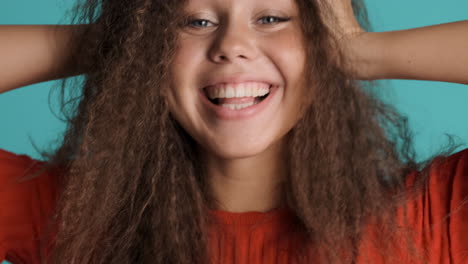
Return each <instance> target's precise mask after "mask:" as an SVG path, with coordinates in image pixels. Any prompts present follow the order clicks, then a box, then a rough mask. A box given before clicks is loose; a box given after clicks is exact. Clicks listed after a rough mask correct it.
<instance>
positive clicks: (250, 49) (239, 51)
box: [209, 25, 257, 63]
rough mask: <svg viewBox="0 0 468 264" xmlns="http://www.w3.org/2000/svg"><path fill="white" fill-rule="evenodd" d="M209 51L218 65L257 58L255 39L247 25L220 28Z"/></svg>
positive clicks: (211, 57)
mask: <svg viewBox="0 0 468 264" xmlns="http://www.w3.org/2000/svg"><path fill="white" fill-rule="evenodd" d="M220 29H221V30H220V31H219V33H218V35H217V36H216V37H215V39H214V41H213V44H212V46H211V48H210V51H209V53H210V54H209V57H210V59H211V60H212V61H214V62H216V63H233V62H235V61H236V60H242V61H244V60H253V59H255V57H256V56H257V55H256V54H257V50H256V49H257V47H256V45H255V39H254V36H253V34H252V33H251V32H250V30H249V28H248V26H247V25H242V26H226V27H224V28H220Z"/></svg>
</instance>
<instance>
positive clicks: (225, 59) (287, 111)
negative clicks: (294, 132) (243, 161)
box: [169, 0, 305, 159]
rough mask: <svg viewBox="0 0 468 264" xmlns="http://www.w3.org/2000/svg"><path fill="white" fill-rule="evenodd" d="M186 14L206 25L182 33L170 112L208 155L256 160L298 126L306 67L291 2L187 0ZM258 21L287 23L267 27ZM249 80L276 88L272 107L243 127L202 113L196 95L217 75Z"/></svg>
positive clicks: (276, 23) (269, 23) (242, 121)
mask: <svg viewBox="0 0 468 264" xmlns="http://www.w3.org/2000/svg"><path fill="white" fill-rule="evenodd" d="M185 12H186V14H187V15H189V16H190V17H191V18H192V17H193V19H203V20H208V22H204V23H205V25H204V26H200V24H201V23H200V22H197V23H196V26H197V27H188V26H186V27H184V28H183V29H182V30H181V31H180V35H179V36H180V40H179V43H178V44H179V48H178V51H177V53H176V57H175V61H174V64H173V65H172V74H173V76H174V78H173V82H174V84H173V87H172V91H171V94H170V98H169V102H170V107H171V112H172V113H173V114H174V116H175V117H176V119H177V120H178V121H179V122H180V123H181V125H182V126H183V127H184V128H185V129H186V130H187V131H188V133H189V134H190V135H191V136H192V137H194V138H195V139H196V141H197V142H198V143H199V144H200V145H201V146H203V148H204V149H206V150H207V151H209V152H211V153H213V154H214V155H217V156H220V157H223V158H227V159H229V158H241V157H248V156H253V155H258V154H261V153H262V152H264V151H265V150H266V149H268V147H269V146H271V145H273V144H275V143H276V142H277V141H278V140H279V139H281V138H282V137H283V136H284V135H285V134H286V133H287V131H289V130H290V129H291V128H292V126H293V125H294V124H295V123H296V121H297V119H298V109H297V107H298V104H297V103H296V102H297V101H298V98H299V96H300V93H299V91H298V89H299V88H300V87H301V85H300V83H301V74H300V73H301V72H302V69H303V66H304V62H305V56H304V51H303V50H304V49H303V44H302V42H301V32H300V25H299V17H298V10H297V7H296V5H295V2H294V1H285V0H274V1H268V2H267V1H262V0H256V1H252V0H231V1H226V0H189V1H188V3H187V6H186V7H185ZM264 16H278V17H291V20H290V21H286V22H268V20H267V19H263V20H261V19H260V18H262V17H264ZM236 73H254V74H255V76H259V77H266V78H268V79H270V80H272V81H274V82H276V83H277V84H280V85H281V87H282V88H281V89H280V90H281V91H280V93H278V94H277V96H276V100H275V101H274V104H275V107H274V108H273V109H271V108H270V111H269V112H268V113H262V115H258V116H256V117H253V118H250V119H248V120H240V121H222V120H218V119H217V118H215V117H214V116H212V115H211V114H209V113H207V112H206V110H205V108H204V107H203V106H202V104H201V101H200V98H199V96H198V92H199V90H200V88H201V87H203V84H206V83H207V82H208V81H209V80H211V79H213V78H214V77H216V76H219V75H224V76H227V75H232V74H236Z"/></svg>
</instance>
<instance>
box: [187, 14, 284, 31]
mask: <svg viewBox="0 0 468 264" xmlns="http://www.w3.org/2000/svg"><path fill="white" fill-rule="evenodd" d="M263 18H275V19H276V20H277V21H276V22H272V23H266V24H276V23H281V22H286V21H289V20H291V18H290V17H277V16H263V17H261V18H260V19H263ZM200 21H208V22H209V20H207V19H192V20H188V21H187V23H186V26H188V27H192V28H202V27H198V26H193V25H192V23H193V22H200Z"/></svg>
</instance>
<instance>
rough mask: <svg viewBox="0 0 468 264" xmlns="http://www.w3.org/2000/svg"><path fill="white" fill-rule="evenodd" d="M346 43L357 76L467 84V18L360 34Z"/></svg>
mask: <svg viewBox="0 0 468 264" xmlns="http://www.w3.org/2000/svg"><path fill="white" fill-rule="evenodd" d="M345 45H346V44H345ZM348 45H349V47H348V48H349V50H348V51H349V60H350V61H351V65H352V67H353V69H354V72H355V74H356V78H358V79H364V80H372V79H413V80H430V81H443V82H454V83H463V84H468V21H460V22H453V23H447V24H441V25H435V26H428V27H422V28H415V29H408V30H399V31H389V32H379V33H362V34H360V35H359V36H357V37H355V38H352V39H351V40H350V41H349V42H348Z"/></svg>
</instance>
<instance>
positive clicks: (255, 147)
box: [205, 142, 268, 159]
mask: <svg viewBox="0 0 468 264" xmlns="http://www.w3.org/2000/svg"><path fill="white" fill-rule="evenodd" d="M205 149H206V150H207V151H208V152H209V154H210V155H214V156H216V157H217V158H221V159H243V158H250V157H254V156H258V155H260V154H262V153H264V152H265V150H266V149H268V144H239V143H235V142H234V143H231V144H222V145H218V146H210V147H208V148H205Z"/></svg>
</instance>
